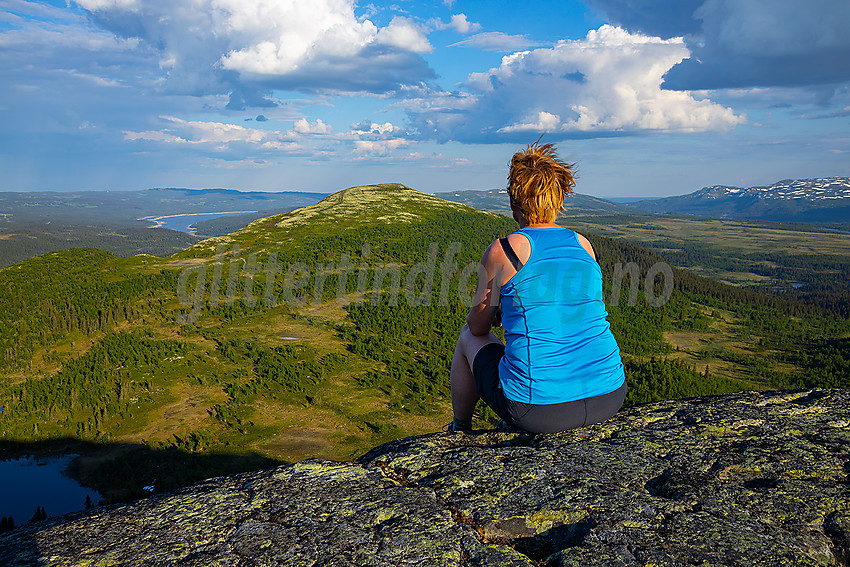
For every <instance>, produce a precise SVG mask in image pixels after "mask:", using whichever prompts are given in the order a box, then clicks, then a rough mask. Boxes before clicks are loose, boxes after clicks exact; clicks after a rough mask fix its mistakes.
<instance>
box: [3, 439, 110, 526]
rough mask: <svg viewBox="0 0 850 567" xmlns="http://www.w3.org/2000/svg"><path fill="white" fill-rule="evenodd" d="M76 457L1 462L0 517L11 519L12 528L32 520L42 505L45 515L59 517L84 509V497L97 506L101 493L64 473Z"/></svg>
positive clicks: (30, 458) (32, 458) (66, 456)
mask: <svg viewBox="0 0 850 567" xmlns="http://www.w3.org/2000/svg"><path fill="white" fill-rule="evenodd" d="M76 456H77V455H63V456H61V457H49V458H35V457H22V458H19V459H11V460H8V461H0V483H2V486H3V490H2V492H0V495H1V496H0V516H6V517H9V516H12V517H13V518H14V519H15V526H21V525H23V524H25V523H27V521H29V519H30V518H32V516H33V514H34V513H35V509H36V507H37V506H42V507H43V508H44V511H45V512H46V513H47V515H48V516H61V515H62V514H67V513H68V512H76V511H77V510H83V509H84V508H85V503H86V496H88V497H89V498H90V499H91V501H92V504H94V505H97V504H98V502H100V500H101V498H102V497H101V495H100V494H98V493H97V492H95V491H93V490H89V489H88V488H83V487H82V486H80V485H79V484H77V481H75V480H73V479H72V478H69V477H67V476H65V474H64V472H65V470H66V469H67V468H68V465H69V464H70V463H71V461H72V460H74V458H75V457H76Z"/></svg>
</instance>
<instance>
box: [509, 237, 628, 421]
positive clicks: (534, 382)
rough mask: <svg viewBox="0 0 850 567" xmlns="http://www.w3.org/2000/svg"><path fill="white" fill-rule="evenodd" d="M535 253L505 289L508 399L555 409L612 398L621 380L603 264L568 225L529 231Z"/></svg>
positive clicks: (621, 367) (620, 367) (532, 252)
mask: <svg viewBox="0 0 850 567" xmlns="http://www.w3.org/2000/svg"><path fill="white" fill-rule="evenodd" d="M518 232H519V234H522V235H523V236H525V237H526V238H528V240H529V242H530V245H531V254H530V256H529V258H528V261H527V262H526V263H525V265H524V266H523V267H522V268H521V269H520V270H519V271H518V272H517V273H516V274H515V275H514V276H513V277H512V278H511V279H510V280H509V281H508V282H507V283H505V285H503V286H502V288H501V290H500V293H501V304H502V326H503V327H504V329H505V339H506V343H507V344H506V349H505V356H504V358H503V359H502V361H501V363H500V366H499V375H500V381H501V383H502V387H503V388H504V391H505V396H506V397H507V398H508V399H512V400H514V401H518V402H524V403H531V404H556V403H562V402H569V401H573V400H578V399H582V398H588V397H593V396H598V395H602V394H607V393H609V392H612V391H614V390H616V389H617V388H618V387H620V386H621V385H622V383H623V379H624V373H623V366H622V362H621V360H620V351H619V348H618V347H617V343H616V341H615V340H614V337H613V335H612V334H611V330H610V326H609V324H608V321H607V319H606V317H607V315H608V313H607V311H606V310H605V303H604V301H603V299H602V273H601V270H600V268H599V264H597V263H596V261H595V260H594V259H593V258H592V257H591V256H590V255H589V254H588V252H587V250H586V249H585V248H584V247H583V246H582V244H581V243H580V242H579V240H578V237H577V235H576V233H575V232H573V231H571V230H569V229H566V228H530V229H529V228H526V229H521V230H520V231H518Z"/></svg>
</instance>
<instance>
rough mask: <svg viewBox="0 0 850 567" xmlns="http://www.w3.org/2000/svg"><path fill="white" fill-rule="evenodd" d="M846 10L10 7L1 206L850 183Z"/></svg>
mask: <svg viewBox="0 0 850 567" xmlns="http://www.w3.org/2000/svg"><path fill="white" fill-rule="evenodd" d="M848 29H850V2H848V1H847V0H808V1H807V2H801V1H799V0H586V1H584V2H582V1H578V0H569V1H561V2H519V1H515V2H508V1H503V0H495V1H487V2H483V1H464V0H453V1H452V0H436V1H426V2H408V1H404V0H396V1H394V2H369V3H366V2H361V3H354V2H351V1H348V0H311V1H310V2H304V1H303V0H77V1H69V2H65V1H64V0H56V1H50V2H29V1H26V0H0V76H2V77H3V84H2V89H0V124H2V130H0V171H2V173H0V191H35V190H56V191H78V190H103V189H112V190H122V189H123V190H130V189H145V188H149V187H190V188H204V187H224V188H232V189H240V190H260V191H282V190H306V191H322V192H331V191H336V190H338V189H342V188H345V187H349V186H353V185H362V184H367V183H380V182H400V183H404V184H406V185H409V186H411V187H413V188H415V189H419V190H422V191H427V192H436V191H449V190H458V189H492V188H496V187H503V186H504V184H505V177H506V164H507V162H508V160H509V159H510V156H511V154H512V153H513V152H515V151H516V150H518V149H520V148H521V147H524V145H525V144H527V143H530V142H533V141H535V140H537V139H538V138H539V137H540V136H541V135H543V140H544V141H550V142H555V143H556V144H557V145H558V147H559V148H560V152H561V154H562V156H563V157H564V158H565V159H567V160H569V161H572V162H576V163H577V164H578V173H579V178H578V187H577V190H578V191H579V192H581V193H586V194H591V195H597V196H602V197H616V196H662V195H674V194H683V193H689V192H692V191H695V190H697V189H699V188H701V187H703V186H706V185H714V184H727V185H742V186H750V185H762V184H769V183H772V182H775V181H778V180H780V179H785V178H808V177H826V176H832V175H844V176H850V33H847V30H848Z"/></svg>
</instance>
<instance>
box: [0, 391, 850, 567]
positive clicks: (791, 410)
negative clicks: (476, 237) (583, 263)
mask: <svg viewBox="0 0 850 567" xmlns="http://www.w3.org/2000/svg"><path fill="white" fill-rule="evenodd" d="M848 421H850V391H848V390H811V391H804V392H790V393H789V392H771V393H756V392H743V393H739V394H733V395H728V396H716V397H706V398H695V399H690V400H678V401H670V402H661V403H654V404H648V405H644V406H639V407H635V408H631V409H628V410H623V411H621V412H620V413H618V414H617V415H616V416H615V417H614V418H613V419H612V420H610V421H608V422H606V423H604V424H599V425H595V426H592V427H587V428H584V429H581V430H576V431H572V432H566V433H561V434H555V435H529V434H524V433H518V432H503V431H481V432H474V433H472V434H460V433H459V434H433V435H424V436H420V437H412V438H407V439H402V440H399V441H395V442H392V443H389V444H386V445H382V446H380V447H377V448H375V449H373V450H372V451H371V452H369V453H368V454H366V455H365V456H363V457H362V458H361V459H359V461H357V462H346V463H339V462H329V461H319V460H310V461H304V462H301V463H297V464H294V465H287V466H282V467H278V468H275V469H269V470H264V471H258V472H253V473H247V474H242V475H237V476H230V477H222V478H216V479H211V480H208V481H205V482H202V483H200V484H197V485H194V486H191V487H188V488H185V489H182V490H179V491H177V492H174V493H172V494H166V495H160V496H155V497H151V498H148V499H146V500H142V501H139V502H136V503H133V504H130V505H125V506H117V507H107V508H98V509H94V510H92V511H89V512H88V513H81V514H77V515H71V516H66V517H63V518H58V519H50V520H46V521H44V522H40V523H38V524H31V525H27V526H25V527H23V528H20V529H18V530H16V531H13V532H10V533H7V534H4V535H2V536H0V564H3V565H127V564H143V565H175V564H177V565H186V566H189V565H191V566H196V565H197V566H201V565H204V566H206V565H232V566H243V565H322V566H325V565H330V566H333V565H375V566H387V565H423V566H424V565H507V566H517V567H518V566H529V565H575V566H588V565H600V566H603V565H604V566H617V565H623V566H625V565H640V566H647V565H658V566H662V565H664V566H668V565H747V566H753V565H789V566H802V565H847V564H848V558H850V484H848V482H849V481H850V427H848V425H850V424H849V423H848Z"/></svg>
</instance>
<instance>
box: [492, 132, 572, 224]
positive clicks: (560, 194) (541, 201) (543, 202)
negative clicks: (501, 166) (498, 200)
mask: <svg viewBox="0 0 850 567" xmlns="http://www.w3.org/2000/svg"><path fill="white" fill-rule="evenodd" d="M574 168H575V164H568V163H565V162H564V161H562V160H561V159H560V158H559V157H558V155H557V154H556V153H555V146H554V145H552V144H543V145H542V146H541V145H540V143H539V141H538V142H535V143H534V144H531V145H529V146H528V147H527V148H526V149H525V150H524V151H521V152H517V153H515V154H514V156H513V157H512V158H511V169H510V173H509V174H508V195H510V197H511V203H513V204H514V205H515V206H516V207H518V208H519V210H520V211H521V212H522V215H523V216H524V217H525V219H526V220H527V221H528V222H529V223H531V224H534V223H547V222H554V221H555V219H556V218H557V216H558V213H559V212H561V211H563V210H564V197H565V196H566V194H567V193H572V191H573V189H572V188H573V187H574V186H575V184H576V182H575V177H574V173H573V169H574Z"/></svg>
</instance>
